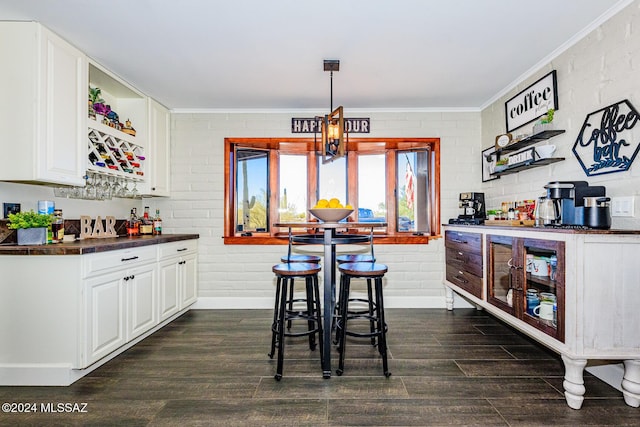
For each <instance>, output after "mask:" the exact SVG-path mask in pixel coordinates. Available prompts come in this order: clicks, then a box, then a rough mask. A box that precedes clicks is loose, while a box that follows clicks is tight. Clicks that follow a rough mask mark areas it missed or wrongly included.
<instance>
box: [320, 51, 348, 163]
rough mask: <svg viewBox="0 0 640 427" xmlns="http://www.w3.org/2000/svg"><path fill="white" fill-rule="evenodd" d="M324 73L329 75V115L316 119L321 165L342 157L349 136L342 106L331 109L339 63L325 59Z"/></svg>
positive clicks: (335, 60)
mask: <svg viewBox="0 0 640 427" xmlns="http://www.w3.org/2000/svg"><path fill="white" fill-rule="evenodd" d="M324 71H329V72H330V73H331V74H330V76H331V104H330V111H331V113H330V114H327V115H325V116H324V117H322V116H320V117H316V119H318V120H319V121H321V126H320V132H321V133H322V142H321V144H322V145H321V150H320V151H321V153H322V163H328V162H331V161H333V160H335V159H337V158H339V157H342V156H344V154H345V152H346V144H347V142H348V140H349V135H348V134H347V133H346V132H345V127H344V115H343V108H342V106H339V107H338V108H336V109H335V110H334V109H333V72H334V71H336V72H337V71H340V61H339V60H337V59H325V60H324Z"/></svg>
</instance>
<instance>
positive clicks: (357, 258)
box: [336, 254, 376, 264]
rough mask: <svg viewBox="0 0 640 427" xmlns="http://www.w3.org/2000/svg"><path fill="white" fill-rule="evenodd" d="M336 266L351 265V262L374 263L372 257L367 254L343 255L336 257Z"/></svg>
mask: <svg viewBox="0 0 640 427" xmlns="http://www.w3.org/2000/svg"><path fill="white" fill-rule="evenodd" d="M336 262H337V263H338V264H345V263H353V262H376V259H375V258H374V257H373V255H369V254H344V255H338V256H337V257H336Z"/></svg>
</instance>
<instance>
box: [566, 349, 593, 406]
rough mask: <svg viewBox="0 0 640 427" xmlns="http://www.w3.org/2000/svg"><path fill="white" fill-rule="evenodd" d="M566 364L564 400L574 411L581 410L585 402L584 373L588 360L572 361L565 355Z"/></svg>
mask: <svg viewBox="0 0 640 427" xmlns="http://www.w3.org/2000/svg"><path fill="white" fill-rule="evenodd" d="M562 361H563V362H564V382H563V383H562V386H563V387H564V398H565V399H566V400H567V405H569V407H570V408H572V409H580V407H581V406H582V402H583V401H584V392H585V388H584V379H583V372H584V368H585V366H587V360H586V359H571V358H569V357H567V356H565V355H564V354H563V355H562Z"/></svg>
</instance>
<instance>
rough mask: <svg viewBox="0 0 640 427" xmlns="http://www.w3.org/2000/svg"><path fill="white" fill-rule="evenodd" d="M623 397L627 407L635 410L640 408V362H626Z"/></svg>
mask: <svg viewBox="0 0 640 427" xmlns="http://www.w3.org/2000/svg"><path fill="white" fill-rule="evenodd" d="M622 395H623V396H624V401H625V402H626V404H627V405H629V406H633V407H634V408H637V407H639V406H640V360H625V361H624V377H622Z"/></svg>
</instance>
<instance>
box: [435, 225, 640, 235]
mask: <svg viewBox="0 0 640 427" xmlns="http://www.w3.org/2000/svg"><path fill="white" fill-rule="evenodd" d="M442 225H443V227H462V228H470V229H483V230H487V229H491V230H520V231H537V232H546V233H565V234H640V230H622V229H616V230H612V229H610V230H599V229H595V228H590V229H575V228H552V227H525V226H510V225H484V224H483V225H473V224H442Z"/></svg>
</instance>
